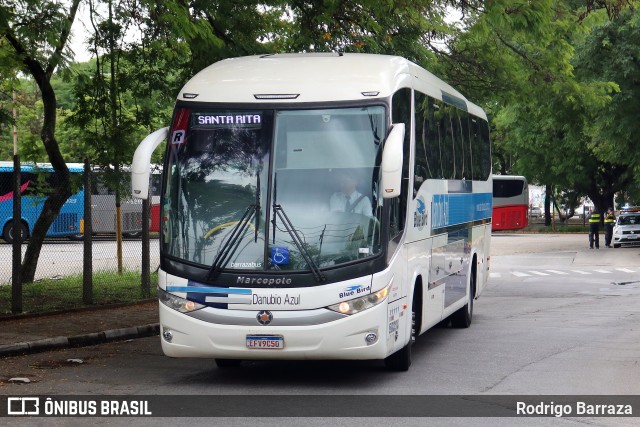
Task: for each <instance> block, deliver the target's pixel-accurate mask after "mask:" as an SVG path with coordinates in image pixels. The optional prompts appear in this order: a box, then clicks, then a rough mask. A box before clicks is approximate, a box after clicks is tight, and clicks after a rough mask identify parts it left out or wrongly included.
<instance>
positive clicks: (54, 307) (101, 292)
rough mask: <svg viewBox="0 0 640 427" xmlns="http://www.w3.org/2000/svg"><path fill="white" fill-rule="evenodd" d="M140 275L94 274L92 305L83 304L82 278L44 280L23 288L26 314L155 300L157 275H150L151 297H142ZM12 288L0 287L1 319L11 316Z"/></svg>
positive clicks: (23, 303)
mask: <svg viewBox="0 0 640 427" xmlns="http://www.w3.org/2000/svg"><path fill="white" fill-rule="evenodd" d="M141 283H142V280H141V276H140V273H139V272H132V271H125V272H123V273H122V274H118V273H112V272H97V273H94V275H93V304H90V305H86V304H84V303H83V301H82V275H77V276H67V277H62V278H59V279H43V280H38V281H36V282H34V283H27V284H24V285H23V289H22V309H23V313H45V312H53V311H61V310H69V309H74V308H82V307H95V306H100V305H109V304H121V303H131V302H137V301H142V300H146V299H149V298H156V295H157V292H156V290H157V287H158V273H152V274H151V283H150V286H149V287H150V295H149V296H145V295H143V291H142V284H141ZM11 314H12V313H11V285H5V286H0V316H4V315H11Z"/></svg>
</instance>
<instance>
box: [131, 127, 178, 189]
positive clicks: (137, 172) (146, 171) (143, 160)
mask: <svg viewBox="0 0 640 427" xmlns="http://www.w3.org/2000/svg"><path fill="white" fill-rule="evenodd" d="M168 134H169V128H168V127H166V128H162V129H158V130H157V131H155V132H153V133H152V134H150V135H147V137H146V138H145V139H143V140H142V142H141V143H140V145H138V148H136V152H135V153H134V154H133V161H132V163H131V194H132V195H133V197H135V198H137V199H144V200H146V199H147V198H148V197H149V178H150V176H151V154H153V151H154V150H155V149H156V148H157V147H158V145H160V143H161V142H162V141H165V140H166V139H167V135H168Z"/></svg>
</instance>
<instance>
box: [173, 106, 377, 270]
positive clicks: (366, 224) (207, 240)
mask: <svg viewBox="0 0 640 427" xmlns="http://www.w3.org/2000/svg"><path fill="white" fill-rule="evenodd" d="M385 132H386V130H385V109H384V107H381V106H373V107H364V108H362V107H359V108H340V109H324V110H295V111H294V110H284V111H277V112H274V111H271V110H268V111H209V110H208V111H202V112H200V111H198V112H195V111H189V110H185V109H179V110H178V111H177V112H176V117H175V118H174V123H173V126H172V134H173V136H172V138H173V139H172V140H171V141H170V144H169V149H168V165H167V169H166V170H167V171H168V173H167V178H166V179H167V183H166V186H165V193H164V205H163V207H162V209H163V213H162V220H163V228H162V237H163V242H162V245H163V250H164V251H165V253H166V254H167V255H170V256H173V257H176V258H180V259H183V260H185V261H188V262H192V263H195V264H199V265H204V266H206V267H207V268H210V272H211V274H212V276H214V275H215V274H217V273H218V272H220V271H223V270H229V269H231V270H234V269H235V270H291V271H293V270H302V271H309V270H311V271H313V272H314V274H315V275H316V278H321V277H322V273H321V271H320V270H321V269H322V268H324V267H328V266H332V265H336V264H340V263H345V262H351V261H356V260H359V259H364V258H367V257H371V256H374V255H376V254H378V253H379V252H380V248H381V246H380V219H381V210H382V209H381V204H382V203H381V199H380V198H379V197H378V182H379V175H380V170H379V169H380V168H379V163H380V157H381V149H382V147H381V145H382V144H381V138H382V137H384V135H385ZM271 157H273V160H271V159H270V158H271ZM270 162H271V164H272V168H273V169H272V170H271V172H270V171H269V166H270ZM269 184H270V188H268V187H267V186H268V185H269ZM278 211H279V212H280V213H278ZM281 214H282V215H284V216H286V218H288V220H285V219H284V217H283V216H282V215H281Z"/></svg>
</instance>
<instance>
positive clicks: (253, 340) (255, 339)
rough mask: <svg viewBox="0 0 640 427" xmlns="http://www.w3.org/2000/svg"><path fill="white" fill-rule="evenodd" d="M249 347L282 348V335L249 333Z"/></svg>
mask: <svg viewBox="0 0 640 427" xmlns="http://www.w3.org/2000/svg"><path fill="white" fill-rule="evenodd" d="M247 348H248V349H250V350H282V349H283V348H284V337H283V336H282V335H247Z"/></svg>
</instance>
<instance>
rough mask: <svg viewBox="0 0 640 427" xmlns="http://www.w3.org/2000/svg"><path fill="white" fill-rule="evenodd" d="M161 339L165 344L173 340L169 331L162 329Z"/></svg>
mask: <svg viewBox="0 0 640 427" xmlns="http://www.w3.org/2000/svg"><path fill="white" fill-rule="evenodd" d="M162 337H163V338H164V340H165V341H166V342H171V340H173V333H172V332H171V329H163V331H162Z"/></svg>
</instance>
